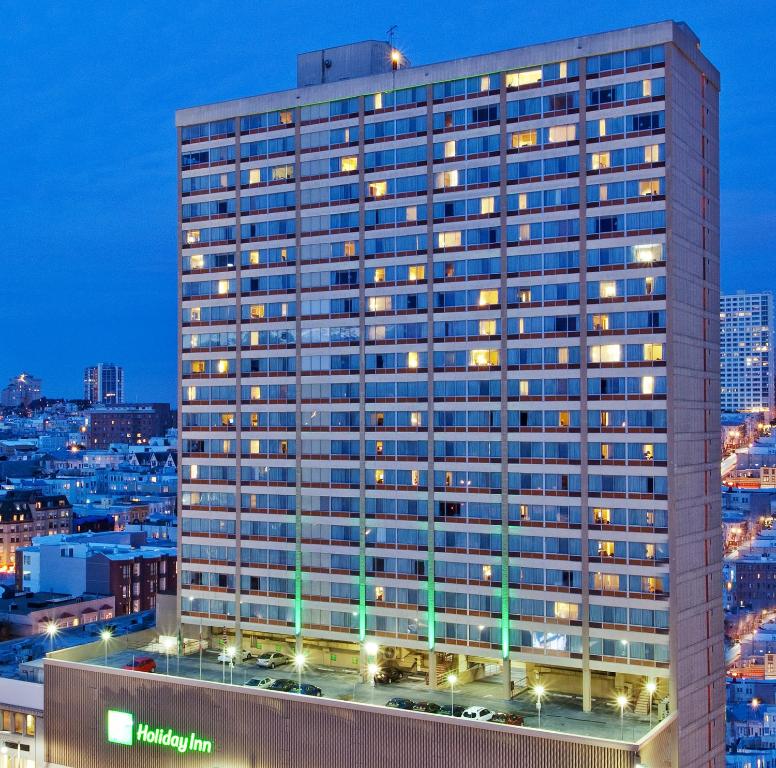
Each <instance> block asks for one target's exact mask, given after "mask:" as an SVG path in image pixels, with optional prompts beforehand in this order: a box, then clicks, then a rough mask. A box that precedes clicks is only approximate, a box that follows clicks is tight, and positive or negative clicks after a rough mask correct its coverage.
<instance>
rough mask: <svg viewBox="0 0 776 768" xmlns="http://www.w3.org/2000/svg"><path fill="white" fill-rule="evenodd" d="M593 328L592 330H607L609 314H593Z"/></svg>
mask: <svg viewBox="0 0 776 768" xmlns="http://www.w3.org/2000/svg"><path fill="white" fill-rule="evenodd" d="M593 330H594V331H608V330H609V315H593Z"/></svg>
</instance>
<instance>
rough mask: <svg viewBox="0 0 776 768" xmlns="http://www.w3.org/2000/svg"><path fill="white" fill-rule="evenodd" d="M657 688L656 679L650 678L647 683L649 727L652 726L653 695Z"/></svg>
mask: <svg viewBox="0 0 776 768" xmlns="http://www.w3.org/2000/svg"><path fill="white" fill-rule="evenodd" d="M656 690H657V683H656V682H655V681H654V680H650V681H649V682H648V683H647V693H648V694H649V727H650V728H652V697H653V696H654V695H655V691H656Z"/></svg>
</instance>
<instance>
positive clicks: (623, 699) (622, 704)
mask: <svg viewBox="0 0 776 768" xmlns="http://www.w3.org/2000/svg"><path fill="white" fill-rule="evenodd" d="M617 706H618V707H619V708H620V741H622V740H623V739H624V738H625V708H626V707H627V706H628V697H627V696H626V695H625V694H624V693H621V694H620V695H619V696H618V697H617Z"/></svg>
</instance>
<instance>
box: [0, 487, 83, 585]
mask: <svg viewBox="0 0 776 768" xmlns="http://www.w3.org/2000/svg"><path fill="white" fill-rule="evenodd" d="M72 525H73V508H72V506H71V505H70V502H69V501H68V500H67V496H48V495H45V494H44V493H42V492H41V491H38V490H30V491H9V492H8V493H7V494H6V495H5V496H3V497H2V498H0V571H13V570H14V568H15V564H16V550H17V549H18V548H19V547H24V546H27V545H28V544H31V543H32V539H33V537H35V536H45V535H49V534H54V533H59V534H62V533H70V532H71V531H72Z"/></svg>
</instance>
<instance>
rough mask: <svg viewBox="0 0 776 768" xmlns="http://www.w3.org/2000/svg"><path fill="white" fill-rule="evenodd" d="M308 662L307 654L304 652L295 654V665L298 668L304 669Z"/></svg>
mask: <svg viewBox="0 0 776 768" xmlns="http://www.w3.org/2000/svg"><path fill="white" fill-rule="evenodd" d="M306 664H307V656H306V655H305V654H304V653H297V654H296V655H295V656H294V666H295V667H296V668H297V669H304V667H305V665H306Z"/></svg>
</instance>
